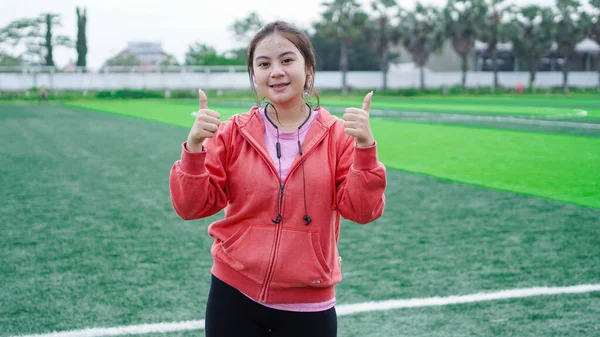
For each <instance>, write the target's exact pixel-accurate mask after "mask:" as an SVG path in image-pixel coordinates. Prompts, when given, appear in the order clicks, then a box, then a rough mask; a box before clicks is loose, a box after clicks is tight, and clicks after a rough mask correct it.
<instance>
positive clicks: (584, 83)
mask: <svg viewBox="0 0 600 337" xmlns="http://www.w3.org/2000/svg"><path fill="white" fill-rule="evenodd" d="M461 76H462V74H461V73H460V72H429V71H427V72H425V85H426V87H428V88H440V87H443V86H446V87H449V86H454V85H458V84H460V81H461ZM498 76H499V82H500V84H501V85H503V86H505V87H515V86H516V85H517V83H521V84H522V85H523V86H527V85H528V82H529V74H528V73H527V72H501V73H499V75H498ZM341 78H342V75H341V73H340V72H339V71H321V72H317V74H316V78H315V81H316V83H315V85H316V87H317V89H339V88H340V87H341ZM419 78H420V77H419V72H418V71H403V72H390V73H389V74H388V87H389V88H390V89H398V88H418V87H419V84H420V82H419ZM492 79H493V73H491V72H468V73H467V86H468V87H477V86H490V85H491V83H492ZM599 81H600V75H599V73H597V72H570V73H569V86H573V87H585V88H591V87H596V86H598V85H599ZM348 84H349V85H350V86H351V87H353V88H357V89H380V88H381V87H382V75H381V73H380V72H376V71H353V72H349V73H348ZM249 85H250V81H249V79H248V75H247V74H246V73H245V72H237V71H230V72H178V73H170V72H165V73H35V72H34V73H0V91H22V90H28V89H30V88H34V87H38V88H39V87H46V88H48V89H50V90H82V91H83V90H117V89H154V90H165V89H170V90H176V89H196V88H203V89H247V88H249ZM561 85H562V73H560V72H538V73H537V74H536V81H535V86H536V87H558V86H561Z"/></svg>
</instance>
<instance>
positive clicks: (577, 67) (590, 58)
mask: <svg viewBox="0 0 600 337" xmlns="http://www.w3.org/2000/svg"><path fill="white" fill-rule="evenodd" d="M599 54H600V46H599V45H598V44H597V43H596V42H594V41H593V40H591V39H585V40H583V41H581V42H579V43H578V44H577V45H576V46H575V55H573V56H572V57H571V58H570V59H569V71H594V70H595V69H597V67H598V59H597V58H595V56H596V55H599ZM496 55H497V65H498V70H499V71H526V70H527V68H526V65H525V64H524V62H520V61H519V60H518V59H517V58H516V57H515V55H514V54H513V52H512V43H511V42H507V43H499V44H498V46H497V52H496ZM491 56H492V55H491V53H489V52H487V43H483V42H479V41H476V42H475V63H476V67H475V70H478V71H493V64H492V59H491ZM564 63H565V59H564V57H563V56H562V55H560V53H559V52H558V47H557V44H556V43H554V44H552V48H551V49H550V51H549V52H548V54H547V55H546V56H544V57H542V59H541V60H540V62H539V64H538V67H537V69H536V70H537V71H562V70H563V66H564Z"/></svg>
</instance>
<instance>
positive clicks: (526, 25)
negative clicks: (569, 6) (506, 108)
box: [511, 5, 556, 89]
mask: <svg viewBox="0 0 600 337" xmlns="http://www.w3.org/2000/svg"><path fill="white" fill-rule="evenodd" d="M512 20H513V21H512V22H513V23H514V25H515V29H516V33H515V34H513V36H512V37H511V40H512V43H513V52H514V53H515V55H516V56H517V57H518V58H519V59H521V60H525V62H526V63H527V68H528V69H529V88H530V89H533V86H534V82H535V72H536V68H537V65H538V62H539V60H540V59H541V58H542V57H543V56H545V55H547V54H548V52H549V51H550V48H551V47H552V42H553V41H554V40H555V39H556V24H555V23H554V13H553V12H552V9H551V8H549V7H540V6H536V5H530V6H527V7H524V8H521V11H520V12H519V13H516V14H515V15H514V16H513V19H512Z"/></svg>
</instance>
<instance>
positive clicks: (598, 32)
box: [588, 0, 600, 91]
mask: <svg viewBox="0 0 600 337" xmlns="http://www.w3.org/2000/svg"><path fill="white" fill-rule="evenodd" d="M590 5H592V6H593V7H594V9H595V12H596V13H595V14H594V15H593V17H592V18H591V20H590V27H589V35H588V36H589V38H590V39H592V40H594V41H595V42H596V43H597V44H600V0H590ZM596 57H597V60H598V62H596V63H598V91H600V55H597V56H596Z"/></svg>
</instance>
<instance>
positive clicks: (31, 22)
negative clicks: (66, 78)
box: [0, 13, 72, 66]
mask: <svg viewBox="0 0 600 337" xmlns="http://www.w3.org/2000/svg"><path fill="white" fill-rule="evenodd" d="M60 26H61V23H60V16H59V15H58V14H52V13H46V14H41V15H40V16H39V17H37V18H25V19H18V20H15V21H12V22H10V23H9V24H8V25H7V26H6V27H4V28H2V29H1V30H0V43H8V44H10V45H11V46H12V47H14V48H15V49H18V48H19V47H21V46H22V47H24V49H25V51H24V52H23V53H22V54H21V55H19V56H18V57H19V58H21V59H23V61H24V62H25V63H29V64H45V65H48V66H53V65H54V59H53V52H54V47H56V46H63V47H68V48H72V41H71V39H70V38H69V37H68V36H64V35H58V36H54V35H53V34H52V29H53V28H54V27H60Z"/></svg>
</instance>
